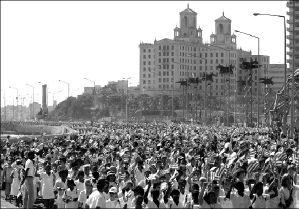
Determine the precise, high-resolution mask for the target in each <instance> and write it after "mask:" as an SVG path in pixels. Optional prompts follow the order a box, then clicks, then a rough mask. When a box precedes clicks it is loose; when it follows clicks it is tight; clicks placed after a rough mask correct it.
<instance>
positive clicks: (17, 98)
mask: <svg viewBox="0 0 299 209" xmlns="http://www.w3.org/2000/svg"><path fill="white" fill-rule="evenodd" d="M9 88H10V89H14V90H16V91H17V97H16V100H17V120H19V90H18V89H17V88H16V87H12V86H9Z"/></svg>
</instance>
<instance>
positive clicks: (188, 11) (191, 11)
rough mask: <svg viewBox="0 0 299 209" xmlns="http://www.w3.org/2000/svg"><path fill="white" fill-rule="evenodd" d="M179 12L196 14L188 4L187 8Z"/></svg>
mask: <svg viewBox="0 0 299 209" xmlns="http://www.w3.org/2000/svg"><path fill="white" fill-rule="evenodd" d="M180 13H191V14H195V15H196V14H197V13H196V12H194V11H193V10H192V9H190V8H189V4H187V9H185V10H184V11H182V12H180Z"/></svg>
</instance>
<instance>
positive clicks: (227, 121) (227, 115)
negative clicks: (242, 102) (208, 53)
mask: <svg viewBox="0 0 299 209" xmlns="http://www.w3.org/2000/svg"><path fill="white" fill-rule="evenodd" d="M208 45H209V46H211V47H216V48H219V49H222V50H224V51H226V52H228V62H227V63H226V64H227V66H228V67H229V66H230V63H231V62H230V52H231V50H230V49H226V48H223V47H220V46H217V45H214V44H208ZM235 77H236V71H235ZM230 80H231V79H230V74H229V79H228V81H229V82H227V80H226V79H224V81H225V83H228V99H227V103H226V123H227V125H229V99H230ZM235 80H236V79H235ZM235 88H236V81H235ZM224 95H225V93H224ZM234 100H235V102H234V122H235V120H236V115H235V110H236V94H234Z"/></svg>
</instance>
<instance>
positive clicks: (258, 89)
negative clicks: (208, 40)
mask: <svg viewBox="0 0 299 209" xmlns="http://www.w3.org/2000/svg"><path fill="white" fill-rule="evenodd" d="M235 32H237V33H242V34H245V35H247V36H250V37H253V38H256V39H257V41H258V42H257V44H258V51H257V54H258V55H257V57H258V58H257V59H258V69H257V71H258V72H257V127H259V121H260V108H259V107H260V106H259V103H260V100H259V95H260V85H259V84H260V83H259V74H260V67H259V66H260V38H259V37H257V36H254V35H251V34H249V33H244V32H241V31H239V30H235ZM251 76H252V75H251ZM251 117H252V116H251Z"/></svg>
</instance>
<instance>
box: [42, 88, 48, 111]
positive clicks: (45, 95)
mask: <svg viewBox="0 0 299 209" xmlns="http://www.w3.org/2000/svg"><path fill="white" fill-rule="evenodd" d="M47 93H48V92H47V85H46V84H44V85H42V97H43V100H42V109H43V115H44V116H45V115H48V106H47V98H48V96H47Z"/></svg>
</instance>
